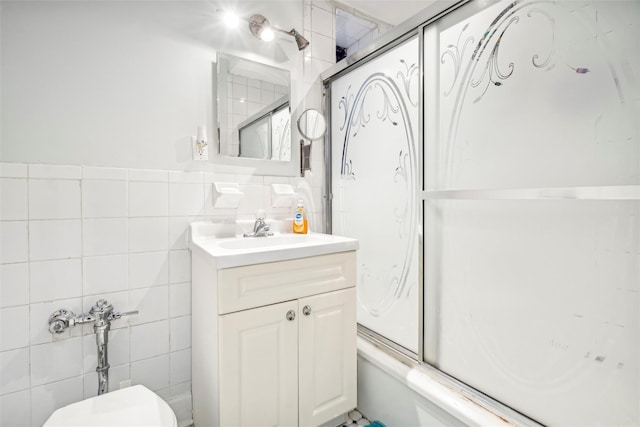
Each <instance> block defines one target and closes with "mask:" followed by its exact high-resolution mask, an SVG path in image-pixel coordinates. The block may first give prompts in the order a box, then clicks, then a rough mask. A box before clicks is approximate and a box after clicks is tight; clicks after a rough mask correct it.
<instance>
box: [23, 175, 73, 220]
mask: <svg viewBox="0 0 640 427" xmlns="http://www.w3.org/2000/svg"><path fill="white" fill-rule="evenodd" d="M68 218H80V181H79V180H63V179H46V180H45V179H30V180H29V219H68Z"/></svg>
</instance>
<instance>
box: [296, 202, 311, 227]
mask: <svg viewBox="0 0 640 427" xmlns="http://www.w3.org/2000/svg"><path fill="white" fill-rule="evenodd" d="M308 231H309V223H308V222H307V213H306V212H305V211H304V205H303V204H302V200H299V201H298V206H297V207H296V212H295V214H294V216H293V232H294V233H295V234H307V232H308Z"/></svg>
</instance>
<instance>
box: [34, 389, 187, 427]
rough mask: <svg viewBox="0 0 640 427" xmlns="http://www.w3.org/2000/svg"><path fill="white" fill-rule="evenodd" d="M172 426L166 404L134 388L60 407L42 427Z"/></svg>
mask: <svg viewBox="0 0 640 427" xmlns="http://www.w3.org/2000/svg"><path fill="white" fill-rule="evenodd" d="M176 425H177V422H176V417H175V414H174V413H173V411H172V410H171V408H170V407H169V405H168V404H167V402H165V401H164V400H162V399H161V398H160V397H159V396H158V395H157V394H155V393H154V392H152V391H151V390H149V389H148V388H146V387H145V386H143V385H135V386H132V387H127V388H123V389H120V390H116V391H113V392H110V393H106V394H103V395H100V396H96V397H92V398H90V399H85V400H82V401H80V402H76V403H72V404H70V405H67V406H64V407H62V408H60V409H58V410H57V411H55V412H54V413H53V414H52V415H51V416H50V417H49V419H48V420H47V422H46V423H44V426H43V427H53V426H87V427H89V426H163V427H164V426H166V427H175V426H176Z"/></svg>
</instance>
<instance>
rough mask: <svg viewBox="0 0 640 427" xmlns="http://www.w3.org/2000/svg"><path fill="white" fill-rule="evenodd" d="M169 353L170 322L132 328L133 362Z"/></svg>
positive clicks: (164, 321)
mask: <svg viewBox="0 0 640 427" xmlns="http://www.w3.org/2000/svg"><path fill="white" fill-rule="evenodd" d="M168 352H169V321H168V320H162V321H159V322H151V323H145V324H143V325H137V326H133V327H132V328H131V360H132V361H137V360H142V359H148V358H150V357H154V356H160V355H162V354H166V353H168Z"/></svg>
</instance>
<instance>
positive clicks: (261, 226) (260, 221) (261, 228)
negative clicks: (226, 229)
mask: <svg viewBox="0 0 640 427" xmlns="http://www.w3.org/2000/svg"><path fill="white" fill-rule="evenodd" d="M265 236H273V232H271V226H269V224H267V223H266V222H265V220H264V211H263V210H262V209H260V210H259V211H258V213H257V214H256V222H255V223H254V224H253V231H252V232H250V233H244V237H265Z"/></svg>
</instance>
